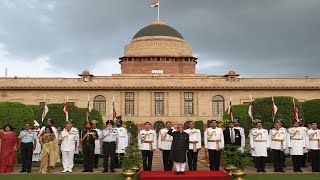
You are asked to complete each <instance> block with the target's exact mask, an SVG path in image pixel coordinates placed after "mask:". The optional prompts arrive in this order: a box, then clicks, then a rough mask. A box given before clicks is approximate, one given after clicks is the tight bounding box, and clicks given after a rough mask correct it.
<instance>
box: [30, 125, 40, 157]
mask: <svg viewBox="0 0 320 180" xmlns="http://www.w3.org/2000/svg"><path fill="white" fill-rule="evenodd" d="M33 127H34V132H35V133H36V135H37V139H36V148H35V149H34V151H33V154H32V161H33V162H38V161H39V155H40V152H41V145H40V142H39V137H40V135H41V134H40V124H39V123H38V122H37V121H36V120H34V125H33Z"/></svg>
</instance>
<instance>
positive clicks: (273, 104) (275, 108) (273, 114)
mask: <svg viewBox="0 0 320 180" xmlns="http://www.w3.org/2000/svg"><path fill="white" fill-rule="evenodd" d="M277 111H278V107H277V106H276V104H275V103H274V99H273V96H272V120H273V122H274V117H275V116H276V114H277Z"/></svg>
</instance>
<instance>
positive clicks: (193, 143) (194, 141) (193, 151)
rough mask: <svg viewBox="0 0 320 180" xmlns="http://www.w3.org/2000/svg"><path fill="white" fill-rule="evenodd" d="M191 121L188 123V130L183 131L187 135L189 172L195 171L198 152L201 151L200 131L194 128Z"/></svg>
mask: <svg viewBox="0 0 320 180" xmlns="http://www.w3.org/2000/svg"><path fill="white" fill-rule="evenodd" d="M194 126H195V124H194V122H193V121H189V123H188V127H189V128H188V129H186V130H184V132H186V133H187V134H189V150H188V152H187V157H188V166H189V171H196V170H197V163H198V151H199V149H201V131H200V129H195V128H194Z"/></svg>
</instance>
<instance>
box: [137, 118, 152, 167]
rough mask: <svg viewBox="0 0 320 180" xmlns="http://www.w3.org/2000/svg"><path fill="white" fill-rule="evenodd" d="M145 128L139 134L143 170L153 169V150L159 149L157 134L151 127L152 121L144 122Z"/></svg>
mask: <svg viewBox="0 0 320 180" xmlns="http://www.w3.org/2000/svg"><path fill="white" fill-rule="evenodd" d="M144 128H145V129H144V130H141V131H140V132H139V135H138V145H139V149H140V150H141V154H142V159H143V170H144V171H151V168H152V158H153V151H154V150H155V149H157V134H156V131H154V130H152V129H151V123H150V122H146V123H144Z"/></svg>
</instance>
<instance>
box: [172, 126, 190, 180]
mask: <svg viewBox="0 0 320 180" xmlns="http://www.w3.org/2000/svg"><path fill="white" fill-rule="evenodd" d="M168 134H169V135H171V136H172V137H173V141H172V146H171V151H170V157H169V159H170V160H171V161H173V162H174V164H175V167H176V170H177V171H176V175H178V174H182V175H185V169H186V152H187V151H188V149H189V137H190V136H189V134H187V133H186V132H183V125H182V124H179V125H178V126H177V131H174V132H173V129H170V130H169V131H168Z"/></svg>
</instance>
